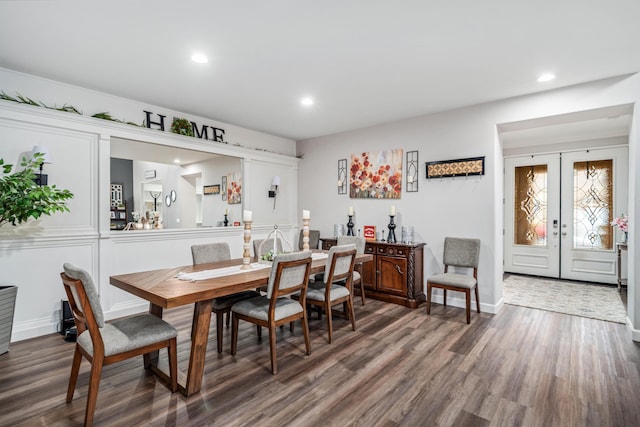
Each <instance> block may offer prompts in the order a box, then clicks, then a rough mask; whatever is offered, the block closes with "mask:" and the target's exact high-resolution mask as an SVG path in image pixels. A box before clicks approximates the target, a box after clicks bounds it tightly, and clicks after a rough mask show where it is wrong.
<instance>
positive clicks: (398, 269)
mask: <svg viewBox="0 0 640 427" xmlns="http://www.w3.org/2000/svg"><path fill="white" fill-rule="evenodd" d="M394 267H395V268H396V271H397V272H398V273H400V275H401V276H402V269H400V266H399V265H398V264H396V265H395V266H394Z"/></svg>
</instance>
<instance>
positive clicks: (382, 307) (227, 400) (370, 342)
mask: <svg viewBox="0 0 640 427" xmlns="http://www.w3.org/2000/svg"><path fill="white" fill-rule="evenodd" d="M355 310H356V322H357V330H356V331H355V332H354V331H352V330H351V325H350V322H349V321H348V320H346V319H344V318H342V317H341V316H340V315H335V316H334V343H333V344H328V342H327V331H326V320H325V317H324V316H323V319H322V320H317V318H316V316H315V315H313V316H311V319H310V326H309V329H310V336H311V347H312V352H311V355H306V354H305V348H304V340H303V337H302V329H301V326H300V323H299V322H298V323H297V324H296V328H295V332H294V333H293V334H292V333H291V332H290V331H289V328H284V329H281V330H278V332H277V354H278V368H279V369H278V374H277V375H275V376H274V375H272V374H271V372H270V362H269V341H268V335H267V333H266V331H263V332H264V334H263V338H262V339H260V338H258V337H257V335H256V331H255V327H254V326H253V325H250V324H248V323H243V322H241V323H240V330H239V339H238V351H237V354H236V355H235V356H231V355H230V354H229V344H230V336H231V334H230V332H231V331H230V328H225V335H224V349H223V353H222V354H218V353H217V351H216V342H215V335H214V334H212V336H211V337H210V340H209V343H208V346H207V360H206V363H205V377H204V379H203V384H202V390H201V392H200V393H197V394H196V395H194V396H191V397H189V398H185V397H184V396H182V395H181V394H179V393H176V394H171V393H170V392H169V391H168V389H167V388H166V386H165V385H163V384H162V383H161V382H160V381H158V380H157V379H156V378H155V377H154V376H153V375H152V374H150V373H149V372H148V371H145V370H144V369H143V367H142V359H141V358H140V359H132V360H128V361H124V362H122V363H119V364H116V365H112V366H107V367H105V369H104V371H103V375H102V378H103V379H102V381H101V384H100V392H99V395H98V403H97V408H96V418H95V425H96V426H112V425H126V426H136V425H149V426H177V425H180V426H186V425H189V426H191V425H193V426H201V425H202V426H204V425H206V426H254V425H265V426H272V425H277V426H284V425H286V426H305V427H306V426H327V425H335V426H346V425H353V426H424V425H439V426H466V425H469V426H489V425H491V426H506V425H509V426H520V425H522V426H549V425H562V426H632V425H633V426H635V425H640V399H639V398H638V396H640V346H639V345H638V344H637V343H634V342H632V341H631V340H630V337H629V332H628V330H627V329H626V326H625V325H621V324H616V323H610V322H603V321H598V320H593V319H584V318H579V317H573V316H567V315H563V314H559V313H551V312H545V311H540V310H534V309H529V308H524V307H516V306H509V305H505V306H504V307H503V309H502V310H501V311H500V313H499V314H498V315H496V316H492V315H488V314H485V313H482V314H480V315H478V314H476V313H473V314H472V322H471V324H470V325H467V324H466V319H465V314H464V310H462V309H459V308H456V307H443V306H441V305H438V304H434V305H433V308H432V315H431V316H426V314H425V310H424V307H421V308H419V309H417V310H409V309H407V308H405V307H401V306H398V305H393V304H387V303H383V302H380V301H375V300H367V305H366V306H364V307H363V306H361V305H359V304H356V306H355ZM192 314H193V307H192V306H188V307H183V308H179V309H172V310H167V311H166V312H165V318H166V319H167V320H168V321H170V322H171V323H172V324H174V325H176V327H177V328H178V329H179V336H178V359H179V361H178V365H179V368H180V369H181V370H182V371H185V370H186V367H187V363H188V351H189V346H190V338H189V337H190V334H189V328H190V326H191V317H192ZM211 326H212V328H211V330H212V331H215V319H214V320H212V325H211ZM72 355H73V344H70V343H66V342H64V341H63V340H62V338H61V336H60V335H57V334H55V335H53V334H52V335H49V336H45V337H40V338H36V339H32V340H27V341H23V342H19V343H13V344H11V349H10V352H9V353H7V354H5V355H2V356H0V384H2V387H0V406H2V411H0V425H2V426H4V425H12V426H14V425H15V426H72V425H81V424H82V421H83V418H84V407H85V403H86V395H87V384H88V377H89V364H88V363H86V362H83V364H82V365H81V369H80V376H79V379H78V386H77V389H76V394H75V398H74V400H73V401H72V402H71V403H70V404H66V403H65V392H66V388H67V381H68V378H69V372H70V365H71V358H72ZM160 359H161V365H162V364H165V363H166V354H163V352H161V354H160Z"/></svg>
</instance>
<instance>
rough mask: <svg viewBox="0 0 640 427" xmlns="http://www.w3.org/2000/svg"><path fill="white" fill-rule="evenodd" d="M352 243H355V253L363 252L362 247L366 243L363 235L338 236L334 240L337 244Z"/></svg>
mask: <svg viewBox="0 0 640 427" xmlns="http://www.w3.org/2000/svg"><path fill="white" fill-rule="evenodd" d="M352 243H353V244H355V245H356V252H357V253H359V254H363V253H364V247H365V245H366V244H367V242H366V240H364V237H362V236H338V241H337V242H336V244H337V245H338V246H341V245H350V244H352Z"/></svg>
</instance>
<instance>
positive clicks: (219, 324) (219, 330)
mask: <svg viewBox="0 0 640 427" xmlns="http://www.w3.org/2000/svg"><path fill="white" fill-rule="evenodd" d="M230 315H231V312H229V313H227V320H228V319H229V317H230ZM223 316H224V313H222V312H221V311H218V312H216V339H217V343H218V353H222V334H223V333H224V328H223V327H222V322H224V319H223ZM227 325H229V324H228V323H227Z"/></svg>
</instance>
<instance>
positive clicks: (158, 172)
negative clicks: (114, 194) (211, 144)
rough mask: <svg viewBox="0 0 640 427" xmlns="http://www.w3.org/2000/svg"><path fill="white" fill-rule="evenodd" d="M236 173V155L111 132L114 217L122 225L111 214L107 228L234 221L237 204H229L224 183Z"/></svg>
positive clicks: (237, 214)
mask: <svg viewBox="0 0 640 427" xmlns="http://www.w3.org/2000/svg"><path fill="white" fill-rule="evenodd" d="M241 175H242V161H241V159H240V158H237V157H229V156H221V155H217V154H212V153H206V152H201V151H194V150H186V149H180V148H175V147H166V146H161V145H157V144H150V143H145V142H140V141H133V140H127V139H121V138H112V140H111V182H112V183H114V184H118V185H121V186H122V201H118V206H119V207H120V212H119V213H118V215H117V217H118V218H119V216H125V217H126V224H127V227H123V221H121V220H119V219H118V221H116V220H114V218H113V215H112V224H111V229H112V230H121V229H125V228H126V229H160V228H172V229H176V228H182V229H187V228H198V227H222V226H224V224H225V223H224V221H225V216H226V220H227V224H228V225H229V226H232V225H234V223H238V224H239V222H240V220H241V217H242V204H229V202H228V199H227V197H226V192H225V188H224V187H225V183H226V181H227V177H229V176H233V177H235V176H237V177H240V176H241ZM203 187H204V188H205V190H206V191H203ZM112 203H113V201H112ZM116 222H117V223H116Z"/></svg>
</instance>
